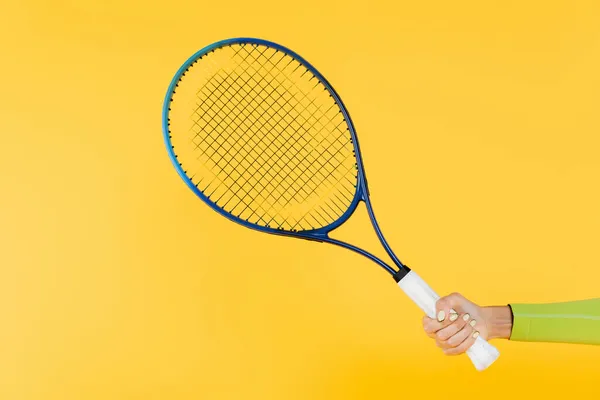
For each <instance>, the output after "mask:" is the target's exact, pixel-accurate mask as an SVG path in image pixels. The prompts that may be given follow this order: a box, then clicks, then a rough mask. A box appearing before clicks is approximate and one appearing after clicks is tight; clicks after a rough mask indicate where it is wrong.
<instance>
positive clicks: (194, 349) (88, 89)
mask: <svg viewBox="0 0 600 400" xmlns="http://www.w3.org/2000/svg"><path fill="white" fill-rule="evenodd" d="M169 4H170V5H169ZM598 4H599V3H598V2H597V1H561V2H556V1H554V2H552V1H530V2H521V1H484V2H478V1H468V2H447V1H444V2H442V1H439V2H416V1H411V2H401V3H397V2H392V1H389V2H387V3H383V2H379V3H378V2H367V1H360V2H358V1H354V2H349V1H327V0H321V1H314V0H307V1H303V2H291V3H288V2H281V1H270V2H268V1H239V0H235V1H214V2H208V3H207V2H203V1H178V0H173V1H171V2H166V1H164V2H161V3H160V4H159V3H155V2H149V1H141V0H134V1H131V0H130V1H117V0H104V1H97V2H96V3H94V2H84V1H64V0H60V1H58V0H52V1H50V0H46V1H41V0H40V1H32V0H28V1H8V2H4V4H3V5H2V15H1V17H0V19H1V23H0V41H1V44H2V46H1V49H2V57H1V61H0V73H1V75H0V81H1V82H0V88H1V96H0V132H1V135H2V157H0V167H1V168H0V171H2V172H1V174H0V182H1V186H0V187H1V196H0V257H1V259H0V321H1V322H0V398H1V399H3V400H4V399H6V400H21V399H23V400H25V399H43V400H54V399H57V400H58V399H60V400H70V399H78V400H81V399H86V400H87V399H104V400H106V399H144V400H149V399H206V400H212V399H303V400H304V399H401V398H404V399H436V398H485V399H505V398H512V399H525V398H564V396H570V397H575V396H586V398H589V397H587V396H592V397H594V395H595V396H598V395H599V394H600V388H599V386H598V379H597V378H598V373H599V365H600V347H593V346H569V345H557V344H554V345H552V344H528V343H514V342H506V341H500V342H496V343H495V344H496V345H497V346H498V348H499V349H500V350H501V352H502V355H501V358H500V359H499V360H498V361H497V362H496V364H494V366H493V367H492V368H490V369H489V370H487V371H486V372H484V373H477V372H475V371H474V369H473V368H472V366H471V364H470V362H469V360H468V358H466V357H446V356H443V355H442V354H441V352H440V351H439V350H438V349H437V348H436V347H435V345H434V343H432V342H431V341H430V340H429V339H428V338H426V337H425V335H424V334H423V333H422V331H421V325H420V319H421V313H420V312H419V310H418V309H417V308H416V306H414V305H413V304H412V303H411V302H410V301H409V300H408V299H407V298H406V297H405V296H404V295H403V294H402V293H401V292H400V291H399V290H398V288H397V287H396V286H395V284H394V282H393V281H392V280H391V279H390V278H389V277H388V276H387V275H386V274H385V273H384V272H383V271H381V270H380V269H379V267H377V266H375V265H374V264H372V263H370V262H369V261H367V260H366V259H363V258H361V257H359V256H357V255H355V254H353V253H351V252H348V251H345V250H342V249H338V248H334V247H332V246H327V245H320V244H316V243H311V242H304V241H298V240H291V239H283V238H277V237H272V236H269V235H264V234H259V233H256V232H254V231H250V230H247V229H245V228H242V227H240V226H237V225H235V224H233V223H230V222H229V221H227V220H226V219H224V218H223V217H221V216H219V215H217V214H216V213H214V212H213V211H211V210H210V209H209V208H208V207H206V206H205V205H204V204H203V203H202V202H201V201H200V200H198V199H196V198H195V197H194V195H193V194H192V193H191V192H190V191H189V190H188V189H187V188H186V186H185V185H184V184H183V182H182V181H181V180H180V178H179V177H178V176H177V175H176V173H175V170H174V169H173V168H172V166H171V164H170V162H169V160H168V158H167V155H166V152H165V149H164V146H163V142H162V137H161V135H162V133H161V115H160V114H161V106H162V101H163V97H164V94H165V90H166V88H167V85H168V83H169V82H170V80H171V78H172V76H173V74H174V73H175V71H176V70H177V69H178V68H179V66H180V65H181V63H183V62H184V61H185V59H187V58H188V57H189V56H190V55H191V54H192V53H194V52H195V51H196V50H198V49H199V48H201V47H203V46H205V45H207V44H209V43H212V42H214V41H217V40H220V39H223V38H227V37H233V36H255V37H262V38H265V39H270V40H273V41H277V42H280V43H282V44H284V45H286V46H288V47H290V48H292V49H294V50H295V51H297V52H298V53H300V54H301V55H303V56H304V57H306V58H307V59H308V60H309V61H310V62H312V63H313V64H314V65H315V66H316V67H317V68H318V69H320V70H321V72H322V73H323V74H324V75H325V76H326V77H327V78H328V80H330V81H331V82H332V84H333V85H334V87H335V88H336V89H337V90H338V92H339V93H340V95H341V97H342V99H343V100H344V101H345V102H346V105H347V106H348V108H349V111H350V113H351V115H352V117H353V119H354V122H355V124H356V128H357V131H358V134H359V138H360V142H361V146H362V149H363V152H364V159H365V163H366V167H367V176H368V178H369V181H370V187H371V191H372V196H373V202H374V206H375V210H376V214H377V216H378V218H379V220H380V222H381V225H382V229H383V230H384V233H385V234H386V236H387V237H388V239H389V241H390V243H391V244H392V245H393V247H394V248H395V249H396V251H397V253H398V254H399V256H400V257H401V259H402V260H404V261H405V262H406V263H408V264H409V265H411V266H412V267H413V268H414V269H415V270H417V271H418V272H419V273H420V274H421V275H422V276H423V277H424V278H425V279H426V280H427V281H428V282H430V283H431V285H432V286H433V287H434V288H435V289H436V290H437V291H439V292H440V293H441V294H445V293H448V292H451V291H460V292H462V293H464V294H465V295H466V296H468V297H470V298H472V299H473V300H474V301H477V302H479V303H482V304H505V303H507V302H547V301H548V302H549V301H561V300H573V299H580V298H589V297H597V296H600V283H599V282H600V272H598V267H599V266H600V252H599V251H598V239H599V234H598V231H599V228H600V209H599V205H600V190H599V188H598V183H599V180H600V157H599V150H600V138H599V132H600V118H599V114H598V112H599V111H598V110H599V106H600V74H599V73H598V71H600V6H599V5H598ZM356 217H357V218H356V219H353V222H352V223H351V224H350V225H349V226H348V227H345V228H344V229H343V230H341V231H340V232H339V233H337V234H336V237H338V238H342V239H348V240H350V241H352V242H354V243H357V244H360V245H363V246H365V247H368V248H369V249H375V250H377V251H376V252H377V254H381V251H378V247H377V242H376V240H375V239H374V235H373V233H372V230H371V228H370V225H369V223H368V220H367V219H366V218H365V215H364V210H363V209H360V210H359V213H358V214H356Z"/></svg>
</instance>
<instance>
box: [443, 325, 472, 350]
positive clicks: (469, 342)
mask: <svg viewBox="0 0 600 400" xmlns="http://www.w3.org/2000/svg"><path fill="white" fill-rule="evenodd" d="M478 336H479V331H476V330H473V331H472V332H471V333H470V334H469V335H468V336H467V337H466V339H465V340H463V341H462V342H461V343H460V344H459V345H457V346H455V347H450V348H446V349H444V353H445V354H446V355H449V356H456V355H459V354H463V353H465V352H466V351H467V350H469V348H470V347H471V346H473V344H474V343H475V340H477V337H478Z"/></svg>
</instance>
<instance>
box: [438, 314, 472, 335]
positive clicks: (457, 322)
mask: <svg viewBox="0 0 600 400" xmlns="http://www.w3.org/2000/svg"><path fill="white" fill-rule="evenodd" d="M454 315H456V318H454V322H453V323H452V324H451V325H448V326H446V327H445V328H442V329H440V330H438V331H437V332H436V334H435V336H436V338H437V339H438V340H440V341H441V342H445V341H447V340H449V339H450V338H452V337H453V336H454V335H456V334H457V333H458V332H460V331H461V330H462V329H463V328H464V327H465V325H467V324H468V322H467V321H468V320H469V318H470V315H469V314H465V315H463V316H462V317H461V318H459V316H458V314H454Z"/></svg>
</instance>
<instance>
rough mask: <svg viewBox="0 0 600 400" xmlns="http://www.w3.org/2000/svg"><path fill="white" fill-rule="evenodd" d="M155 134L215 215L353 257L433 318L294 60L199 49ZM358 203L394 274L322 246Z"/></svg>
mask: <svg viewBox="0 0 600 400" xmlns="http://www.w3.org/2000/svg"><path fill="white" fill-rule="evenodd" d="M163 134H164V140H165V144H166V147H167V151H168V154H169V157H170V159H171V161H172V163H173V165H174V166H175V169H176V170H177V172H178V173H179V175H180V177H181V178H182V179H183V181H184V182H185V183H186V184H187V186H188V187H189V188H190V189H191V190H192V191H193V192H194V193H195V194H196V195H197V196H198V197H199V198H200V199H202V200H203V201H204V202H205V203H206V204H208V205H209V206H210V207H211V208H212V209H213V210H215V211H216V212H218V213H219V214H221V215H223V216H225V217H227V218H228V219H230V220H232V221H234V222H237V223H239V224H241V225H243V226H245V227H248V228H252V229H255V230H257V231H260V232H266V233H270V234H274V235H281V236H288V237H294V238H301V239H307V240H312V241H317V242H325V243H330V244H333V245H337V246H341V247H343V248H346V249H349V250H352V251H354V252H356V253H358V254H361V255H363V256H365V257H367V258H368V259H370V260H371V261H373V262H374V263H375V264H377V265H379V266H380V267H382V268H383V269H384V270H385V271H387V272H388V273H389V274H390V276H391V277H392V278H393V279H394V280H395V282H397V284H398V286H399V287H400V288H401V289H402V290H403V291H404V292H405V293H406V295H408V297H409V298H410V299H412V300H413V301H414V302H415V303H416V304H417V305H418V306H419V307H420V308H421V309H422V310H423V312H425V313H426V314H427V315H428V316H429V317H431V318H434V317H435V303H436V301H437V299H438V298H439V296H438V295H437V294H436V292H435V291H433V290H432V289H431V288H430V287H429V286H428V285H427V283H426V282H425V281H423V279H421V278H420V277H419V275H417V274H416V273H415V272H414V271H413V270H411V269H410V268H409V267H407V266H406V265H404V264H403V263H402V262H401V261H400V260H399V259H398V257H397V256H396V255H395V254H394V252H393V251H392V249H391V248H390V246H389V245H388V243H387V242H386V240H385V238H384V236H383V234H382V232H381V230H380V229H379V226H378V223H377V220H376V219H375V215H374V213H373V208H372V206H371V201H370V198H369V189H368V187H367V179H366V176H365V170H364V166H363V162H362V160H361V153H360V149H359V145H358V140H357V136H356V132H355V129H354V126H353V124H352V121H351V119H350V115H349V114H348V111H347V110H346V108H345V106H344V104H343V103H342V101H341V99H340V97H339V96H338V94H337V93H336V92H335V90H334V89H333V87H332V86H331V85H330V84H329V83H328V82H327V81H326V80H325V78H324V77H323V75H321V74H320V73H319V72H318V71H317V70H316V69H315V68H314V67H313V66H312V65H311V64H309V63H308V62H307V61H306V60H304V59H303V58H302V57H300V56H299V55H298V54H296V53H294V52H293V51H291V50H289V49H287V48H285V47H283V46H281V45H279V44H276V43H272V42H268V41H265V40H261V39H254V38H234V39H228V40H223V41H220V42H217V43H214V44H211V45H209V46H207V47H205V48H204V49H201V50H200V51H198V52H197V53H196V54H194V55H193V56H192V57H190V58H189V59H188V60H187V61H186V62H185V63H184V64H183V65H182V66H181V67H180V68H179V70H178V71H177V73H176V74H175V77H174V78H173V80H172V81H171V84H170V86H169V88H168V92H167V95H166V99H165V102H164V108H163ZM361 201H362V202H364V203H365V205H366V209H367V212H368V214H369V217H370V220H371V223H372V225H373V228H374V230H375V233H376V234H377V236H378V238H379V241H380V242H381V244H382V246H383V248H384V249H385V251H386V252H387V254H388V255H389V257H390V258H391V260H392V261H393V264H394V268H393V267H391V266H390V265H388V264H387V263H385V262H384V261H382V260H381V259H380V258H378V257H376V256H374V255H373V254H371V253H369V252H367V251H365V250H363V249H361V248H358V247H356V246H354V245H352V244H349V243H346V242H343V241H340V240H337V239H334V238H332V237H330V233H331V232H332V231H333V230H335V229H336V228H337V227H339V226H340V225H342V224H343V223H344V222H345V221H347V220H348V219H349V218H350V217H351V216H352V214H353V213H354V211H355V210H356V207H357V205H358V204H359V202H361ZM467 354H468V356H469V358H470V359H471V361H472V363H473V364H474V366H475V368H476V369H477V370H484V369H486V368H487V367H489V366H490V365H491V364H492V363H493V362H494V361H495V360H496V358H497V357H498V355H499V353H498V351H497V350H496V348H495V347H493V346H492V345H490V344H489V343H488V342H486V341H485V340H484V339H483V338H481V337H477V339H476V341H475V342H474V344H473V345H472V346H471V347H470V348H469V350H468V351H467Z"/></svg>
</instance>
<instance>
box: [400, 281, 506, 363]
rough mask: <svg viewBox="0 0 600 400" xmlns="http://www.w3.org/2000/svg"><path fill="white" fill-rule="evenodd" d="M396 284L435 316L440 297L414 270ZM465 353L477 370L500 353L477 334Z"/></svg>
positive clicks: (423, 308)
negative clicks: (436, 304)
mask: <svg viewBox="0 0 600 400" xmlns="http://www.w3.org/2000/svg"><path fill="white" fill-rule="evenodd" d="M398 286H400V288H401V289H402V290H403V291H404V293H406V294H407V295H408V297H410V298H411V299H412V300H413V301H414V302H415V303H416V304H417V305H418V306H419V307H420V308H421V310H423V312H425V313H426V314H427V316H429V317H430V318H435V314H436V309H435V303H436V302H437V300H438V299H439V298H440V296H438V295H437V293H436V292H434V291H433V289H431V288H430V287H429V285H427V283H425V281H423V279H421V277H420V276H419V275H417V274H416V273H415V272H414V271H412V270H411V271H409V272H408V273H407V274H406V275H405V276H404V277H403V278H402V279H400V281H399V282H398ZM467 355H468V356H469V358H470V359H471V362H472V363H473V365H475V368H476V369H477V370H478V371H483V370H484V369H486V368H487V367H489V366H490V365H492V363H493V362H494V361H496V359H497V358H498V356H499V355H500V352H499V351H498V350H497V349H496V348H495V347H494V346H492V345H491V344H489V343H488V342H487V341H486V340H485V339H483V338H482V337H481V336H478V337H477V339H476V340H475V343H473V345H471V347H470V348H469V349H468V350H467Z"/></svg>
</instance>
